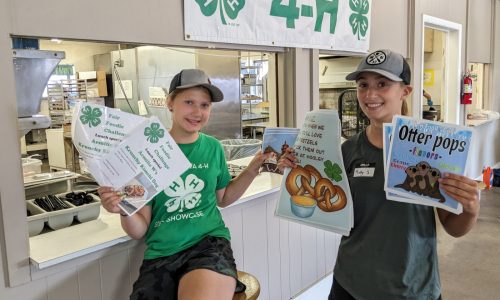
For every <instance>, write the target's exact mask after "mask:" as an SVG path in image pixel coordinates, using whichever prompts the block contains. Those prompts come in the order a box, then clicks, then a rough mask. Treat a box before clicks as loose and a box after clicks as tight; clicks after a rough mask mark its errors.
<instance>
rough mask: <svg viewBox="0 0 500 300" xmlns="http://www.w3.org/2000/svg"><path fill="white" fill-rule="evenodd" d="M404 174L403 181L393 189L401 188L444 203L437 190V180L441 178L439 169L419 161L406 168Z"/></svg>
mask: <svg viewBox="0 0 500 300" xmlns="http://www.w3.org/2000/svg"><path fill="white" fill-rule="evenodd" d="M405 173H406V178H405V181H404V182H403V183H401V184H398V185H395V186H394V187H395V188H402V189H404V190H406V191H409V192H412V193H417V194H419V195H422V196H428V197H431V198H434V199H438V200H439V202H441V203H443V202H445V200H446V199H445V198H444V196H443V195H442V194H441V191H440V190H439V181H438V179H439V178H440V177H441V171H439V169H437V168H433V167H431V165H429V163H427V162H425V161H421V162H419V163H418V164H417V165H416V166H409V167H407V168H406V169H405Z"/></svg>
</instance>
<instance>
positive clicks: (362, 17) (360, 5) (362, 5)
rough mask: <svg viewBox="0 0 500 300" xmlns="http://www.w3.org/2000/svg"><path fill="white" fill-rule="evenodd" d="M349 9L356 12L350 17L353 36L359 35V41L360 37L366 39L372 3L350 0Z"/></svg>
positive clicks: (365, 0) (366, 0)
mask: <svg viewBox="0 0 500 300" xmlns="http://www.w3.org/2000/svg"><path fill="white" fill-rule="evenodd" d="M349 7H350V8H351V10H352V11H353V12H354V13H353V14H351V16H350V17H349V24H351V28H352V34H354V35H356V34H357V35H358V40H359V39H360V35H361V36H363V37H364V36H365V35H366V33H367V32H368V18H367V17H366V15H367V14H368V11H369V10H370V3H369V2H368V0H349Z"/></svg>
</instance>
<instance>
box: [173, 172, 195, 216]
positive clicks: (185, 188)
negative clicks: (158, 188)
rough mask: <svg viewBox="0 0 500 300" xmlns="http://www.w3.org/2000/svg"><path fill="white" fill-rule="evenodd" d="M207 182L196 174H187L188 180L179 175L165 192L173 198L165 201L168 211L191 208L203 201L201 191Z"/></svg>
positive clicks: (181, 210)
mask: <svg viewBox="0 0 500 300" xmlns="http://www.w3.org/2000/svg"><path fill="white" fill-rule="evenodd" d="M204 187H205V182H204V181H203V180H201V179H200V178H198V177H197V176H196V175H194V174H189V175H188V176H186V180H184V181H183V180H182V178H181V177H178V178H177V179H176V180H175V181H174V182H172V183H171V184H170V186H168V187H167V188H166V189H165V190H164V192H165V194H166V195H167V196H168V197H171V199H169V200H167V201H166V202H165V207H166V208H167V211H168V212H170V213H171V212H174V211H179V212H183V211H184V210H190V209H193V208H195V207H197V206H198V205H200V203H201V191H202V190H203V188H204Z"/></svg>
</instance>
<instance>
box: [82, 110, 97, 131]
mask: <svg viewBox="0 0 500 300" xmlns="http://www.w3.org/2000/svg"><path fill="white" fill-rule="evenodd" d="M101 116H102V111H101V110H100V109H99V108H97V107H94V108H92V107H90V106H85V107H83V108H82V114H81V115H80V121H82V123H83V124H84V125H85V124H89V128H92V126H94V127H95V126H97V125H99V124H101Z"/></svg>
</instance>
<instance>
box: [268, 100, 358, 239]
mask: <svg viewBox="0 0 500 300" xmlns="http://www.w3.org/2000/svg"><path fill="white" fill-rule="evenodd" d="M340 144H341V140H340V120H339V117H338V113H337V111H336V110H317V111H312V112H308V113H307V114H306V119H305V122H304V125H303V127H302V128H301V129H300V132H299V134H298V136H297V140H296V142H295V145H294V147H293V148H294V150H295V155H296V157H297V160H298V161H297V164H298V166H297V167H296V168H294V169H287V170H285V172H284V175H283V182H282V184H281V185H282V189H281V194H280V199H279V201H278V204H277V208H276V215H277V216H280V217H283V218H287V219H290V220H292V221H296V222H300V223H304V224H307V225H311V226H315V227H318V228H321V229H325V230H330V231H334V232H337V233H340V234H343V235H349V232H350V230H351V228H352V226H353V205H352V197H351V193H350V189H349V182H348V179H347V176H346V172H345V168H344V163H343V159H342V152H341V149H340Z"/></svg>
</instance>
